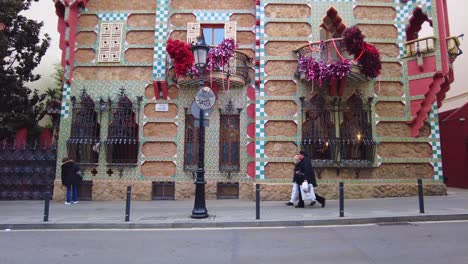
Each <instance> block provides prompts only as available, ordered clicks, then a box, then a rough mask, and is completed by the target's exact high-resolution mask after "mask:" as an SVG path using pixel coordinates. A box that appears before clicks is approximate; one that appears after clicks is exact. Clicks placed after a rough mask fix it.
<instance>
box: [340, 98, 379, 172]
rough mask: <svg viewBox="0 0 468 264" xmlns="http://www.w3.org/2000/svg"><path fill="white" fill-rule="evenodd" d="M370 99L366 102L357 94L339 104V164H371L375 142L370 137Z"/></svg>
mask: <svg viewBox="0 0 468 264" xmlns="http://www.w3.org/2000/svg"><path fill="white" fill-rule="evenodd" d="M371 101H372V98H369V99H368V101H367V102H366V103H364V102H363V100H362V99H361V97H360V96H359V95H357V94H353V95H351V96H350V97H349V98H348V100H347V101H346V103H345V104H343V105H339V112H340V115H339V118H340V153H341V161H340V162H341V164H343V165H346V166H371V165H372V164H373V163H374V157H375V151H376V144H375V141H374V140H373V138H372V121H371Z"/></svg>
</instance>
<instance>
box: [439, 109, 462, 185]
mask: <svg viewBox="0 0 468 264" xmlns="http://www.w3.org/2000/svg"><path fill="white" fill-rule="evenodd" d="M464 108H466V110H468V104H466V105H465V107H464ZM457 110H460V108H457V109H454V110H450V111H446V112H443V113H440V114H439V126H440V141H441V145H442V167H443V175H444V178H445V177H447V178H448V179H447V181H445V184H447V186H450V187H458V188H468V111H464V113H461V114H459V115H457V116H456V117H455V118H449V119H448V120H444V119H446V118H447V117H449V116H450V115H452V114H453V113H454V112H455V111H457ZM458 113H460V112H458ZM460 118H465V120H464V121H463V120H460Z"/></svg>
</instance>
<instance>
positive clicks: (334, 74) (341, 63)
mask: <svg viewBox="0 0 468 264" xmlns="http://www.w3.org/2000/svg"><path fill="white" fill-rule="evenodd" d="M352 68H353V64H352V62H351V61H350V60H346V59H345V60H338V61H336V62H335V63H332V64H330V65H328V69H329V74H330V75H329V79H331V80H334V79H336V80H339V79H341V78H344V77H347V76H348V75H349V73H350V72H351V69H352Z"/></svg>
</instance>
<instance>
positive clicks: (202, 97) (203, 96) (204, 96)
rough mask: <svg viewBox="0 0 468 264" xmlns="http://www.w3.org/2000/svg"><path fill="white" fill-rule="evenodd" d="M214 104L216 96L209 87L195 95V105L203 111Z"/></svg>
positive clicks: (201, 89)
mask: <svg viewBox="0 0 468 264" xmlns="http://www.w3.org/2000/svg"><path fill="white" fill-rule="evenodd" d="M215 102H216V95H215V94H214V92H213V90H211V88H210V87H207V86H205V87H202V88H200V89H199V90H198V92H197V94H196V95H195V103H196V104H197V105H198V107H200V108H201V109H203V110H207V109H210V108H212V107H213V106H214V104H215Z"/></svg>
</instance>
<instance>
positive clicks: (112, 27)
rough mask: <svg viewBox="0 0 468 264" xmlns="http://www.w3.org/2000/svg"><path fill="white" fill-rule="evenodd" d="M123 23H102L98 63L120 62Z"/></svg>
mask: <svg viewBox="0 0 468 264" xmlns="http://www.w3.org/2000/svg"><path fill="white" fill-rule="evenodd" d="M122 34H123V23H102V24H101V28H100V33H99V56H98V62H120V56H121V50H122Z"/></svg>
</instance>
